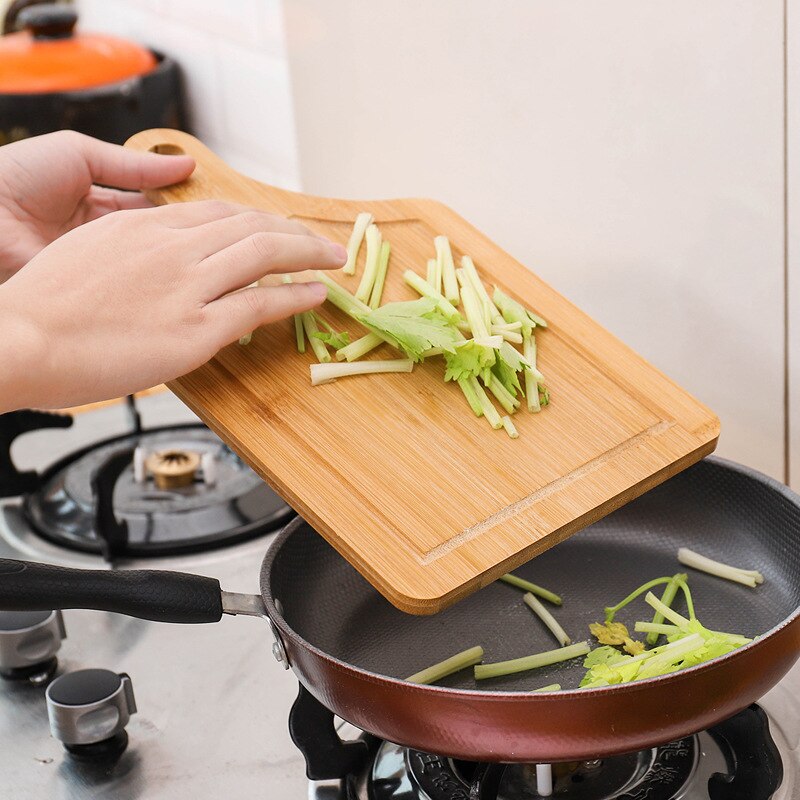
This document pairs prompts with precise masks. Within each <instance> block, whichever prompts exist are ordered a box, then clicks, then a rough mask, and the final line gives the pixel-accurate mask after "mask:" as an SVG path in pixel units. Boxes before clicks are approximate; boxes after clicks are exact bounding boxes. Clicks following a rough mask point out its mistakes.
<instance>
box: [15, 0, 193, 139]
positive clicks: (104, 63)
mask: <svg viewBox="0 0 800 800" xmlns="http://www.w3.org/2000/svg"><path fill="white" fill-rule="evenodd" d="M24 6H29V7H27V8H24ZM77 19H78V17H77V14H76V12H75V10H74V9H73V8H72V7H71V6H67V5H60V4H59V5H56V4H31V2H30V0H18V2H16V3H13V4H12V5H11V7H10V8H9V11H8V14H7V16H6V20H5V24H4V30H5V31H9V30H11V31H14V28H15V27H17V26H19V27H21V28H23V30H20V31H15V32H11V33H8V34H7V35H6V36H3V37H2V38H0V63H1V64H2V65H3V68H2V70H0V144H5V143H7V142H10V141H16V140H17V139H24V138H26V137H28V136H36V135H38V134H41V133H49V132H51V131H56V130H62V129H64V128H67V129H71V130H76V131H80V132H81V133H86V134H89V135H91V136H95V137H97V138H99V139H105V140H106V141H110V142H116V143H119V144H121V143H122V142H124V141H125V140H126V139H128V138H129V137H130V136H132V135H133V134H134V133H136V132H138V131H140V130H143V129H145V128H162V127H177V128H182V129H184V130H186V129H187V125H186V117H185V110H184V104H183V100H182V91H181V78H180V73H179V70H178V66H177V65H176V64H175V62H174V61H172V59H170V58H166V57H165V56H163V55H161V54H159V53H155V52H153V51H151V50H148V49H146V48H143V47H140V46H139V45H136V44H134V43H132V42H129V41H127V40H125V39H119V38H117V37H113V36H105V35H100V34H89V33H81V32H77V31H76V30H75V25H76V23H77Z"/></svg>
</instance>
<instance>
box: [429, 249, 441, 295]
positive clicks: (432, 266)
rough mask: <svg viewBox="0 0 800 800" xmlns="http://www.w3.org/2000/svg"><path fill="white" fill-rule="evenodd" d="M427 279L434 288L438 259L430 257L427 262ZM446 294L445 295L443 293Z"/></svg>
mask: <svg viewBox="0 0 800 800" xmlns="http://www.w3.org/2000/svg"><path fill="white" fill-rule="evenodd" d="M425 274H426V278H425V281H426V282H427V284H428V285H429V286H430V287H431V289H433V285H434V284H435V283H436V259H435V258H429V259H428V263H427V272H426V273H425ZM442 296H444V295H442Z"/></svg>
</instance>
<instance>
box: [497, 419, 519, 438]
mask: <svg viewBox="0 0 800 800" xmlns="http://www.w3.org/2000/svg"><path fill="white" fill-rule="evenodd" d="M501 421H502V423H503V427H504V428H505V429H506V433H507V434H508V438H509V439H519V432H518V431H517V429H516V428H515V427H514V423H513V422H512V421H511V417H509V416H505V417H502V418H501Z"/></svg>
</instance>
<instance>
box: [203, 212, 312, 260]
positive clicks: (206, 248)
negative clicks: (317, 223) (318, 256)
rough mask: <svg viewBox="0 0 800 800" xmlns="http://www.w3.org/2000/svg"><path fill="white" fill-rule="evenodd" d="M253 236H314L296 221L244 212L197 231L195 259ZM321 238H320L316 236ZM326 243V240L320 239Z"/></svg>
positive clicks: (271, 215)
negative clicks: (266, 234) (277, 234)
mask: <svg viewBox="0 0 800 800" xmlns="http://www.w3.org/2000/svg"><path fill="white" fill-rule="evenodd" d="M255 233H289V234H294V235H295V236H315V234H313V233H312V232H311V231H310V230H309V229H308V228H306V226H305V225H303V224H301V223H300V222H297V221H296V220H292V219H286V218H285V217H279V216H277V215H275V214H267V213H266V212H264V211H254V210H253V209H245V210H243V211H242V212H241V213H238V214H233V215H232V216H227V217H224V218H222V219H214V220H213V221H211V222H208V223H206V224H205V225H203V226H202V228H201V229H200V230H198V231H197V245H198V251H197V257H198V258H207V257H209V256H212V255H214V254H215V253H218V252H219V251H220V250H224V249H225V248H226V247H230V246H231V245H233V244H236V242H239V241H241V240H242V239H246V238H247V237H248V236H252V235H253V234H255ZM316 238H319V239H322V237H316ZM322 240H323V241H327V240H326V239H322Z"/></svg>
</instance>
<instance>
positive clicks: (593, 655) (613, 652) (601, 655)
mask: <svg viewBox="0 0 800 800" xmlns="http://www.w3.org/2000/svg"><path fill="white" fill-rule="evenodd" d="M618 659H619V650H617V648H616V647H612V646H611V645H610V644H604V645H603V646H602V647H595V648H594V650H592V651H591V652H590V653H589V655H588V656H586V658H585V659H584V660H583V666H584V667H586V669H590V668H591V667H595V666H597V665H598V664H610V663H612V662H614V661H617V660H618Z"/></svg>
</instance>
